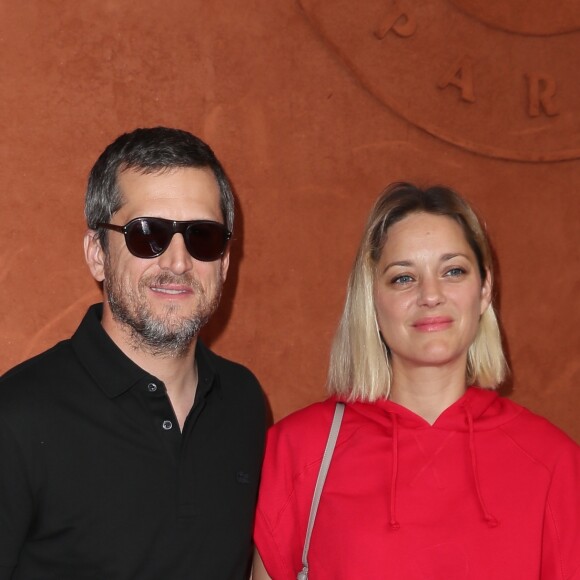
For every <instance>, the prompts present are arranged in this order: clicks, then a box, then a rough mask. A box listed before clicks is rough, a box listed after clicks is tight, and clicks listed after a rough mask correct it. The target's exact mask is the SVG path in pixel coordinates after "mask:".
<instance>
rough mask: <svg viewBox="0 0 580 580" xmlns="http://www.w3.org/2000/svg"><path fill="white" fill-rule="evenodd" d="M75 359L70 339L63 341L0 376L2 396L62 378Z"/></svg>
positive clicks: (0, 392) (0, 393)
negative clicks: (21, 388) (17, 389)
mask: <svg viewBox="0 0 580 580" xmlns="http://www.w3.org/2000/svg"><path fill="white" fill-rule="evenodd" d="M74 359H75V357H74V354H73V351H72V349H71V347H70V339H67V340H63V341H61V342H59V343H57V344H55V345H54V346H53V347H51V348H49V349H48V350H45V351H44V352H42V353H40V354H38V355H36V356H33V357H32V358H29V359H27V360H25V361H23V362H21V363H19V364H17V365H16V366H14V367H12V368H11V369H9V370H7V371H6V372H5V373H4V374H3V375H2V376H0V395H3V394H4V393H7V392H14V389H15V388H16V387H18V388H20V387H23V386H27V387H31V386H32V385H46V384H47V383H48V382H50V381H51V380H52V379H53V378H55V377H57V376H62V373H63V371H64V370H65V369H66V367H67V366H68V365H69V364H70V363H71V362H73V361H74Z"/></svg>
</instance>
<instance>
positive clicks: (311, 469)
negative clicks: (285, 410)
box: [254, 403, 334, 580]
mask: <svg viewBox="0 0 580 580" xmlns="http://www.w3.org/2000/svg"><path fill="white" fill-rule="evenodd" d="M333 412H334V403H330V404H325V403H322V404H315V405H312V406H310V407H308V408H307V409H303V410H302V411H299V412H298V413H295V414H294V415H291V416H290V417H287V418H286V419H284V420H283V421H281V422H280V423H277V424H276V425H274V427H272V428H271V429H270V431H269V432H268V437H267V442H266V454H265V459H264V466H263V468H262V480H261V483H260V494H259V497H258V507H257V511H256V520H255V528H254V541H255V543H256V547H257V549H258V552H259V553H260V556H261V558H262V561H263V562H264V566H265V568H266V570H267V571H268V574H269V575H270V577H271V578H272V579H273V580H295V579H296V575H297V574H298V572H299V571H300V570H301V569H302V550H303V548H304V539H305V535H306V524H307V521H308V514H309V512H310V505H311V503H312V495H313V493H314V486H315V482H316V477H317V475H318V470H319V468H320V463H321V460H322V455H323V453H324V447H325V445H326V438H327V437H328V429H329V427H330V423H331V421H332V413H333Z"/></svg>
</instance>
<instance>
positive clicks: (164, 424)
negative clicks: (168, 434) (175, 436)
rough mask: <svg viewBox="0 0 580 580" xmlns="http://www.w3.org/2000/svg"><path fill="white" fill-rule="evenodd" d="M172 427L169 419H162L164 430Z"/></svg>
mask: <svg viewBox="0 0 580 580" xmlns="http://www.w3.org/2000/svg"><path fill="white" fill-rule="evenodd" d="M172 427H173V423H172V422H171V421H163V428H164V429H165V430H166V431H169V429H171V428H172Z"/></svg>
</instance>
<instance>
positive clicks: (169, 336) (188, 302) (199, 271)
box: [85, 168, 229, 357]
mask: <svg viewBox="0 0 580 580" xmlns="http://www.w3.org/2000/svg"><path fill="white" fill-rule="evenodd" d="M118 185H119V188H120V190H121V194H122V199H123V206H122V207H121V209H119V211H118V212H117V213H115V214H114V215H113V216H112V218H111V223H113V224H115V225H121V226H123V225H125V224H126V223H127V222H129V221H130V220H132V219H134V218H137V217H160V218H165V219H169V220H176V221H186V220H212V221H217V222H221V223H223V215H222V211H221V208H220V192H219V187H218V184H217V181H216V179H215V177H214V175H213V173H212V172H211V171H210V170H209V169H195V168H178V169H174V170H171V171H168V172H162V173H154V174H142V173H139V172H136V171H133V170H129V171H125V172H124V173H122V174H121V175H120V176H119V178H118ZM93 234H94V233H93ZM87 235H88V236H91V233H90V232H89V234H87ZM107 236H108V246H107V251H106V252H103V250H102V248H101V247H100V245H99V244H98V242H97V241H96V238H95V236H94V235H93V236H92V239H90V240H88V241H87V242H86V244H85V245H86V246H87V261H88V262H89V267H90V268H91V271H92V273H93V276H94V277H95V278H96V279H97V280H99V281H103V290H104V293H105V305H104V311H103V327H104V328H105V330H106V331H107V332H108V333H109V335H111V337H112V338H113V339H114V340H116V342H119V340H121V341H122V342H124V343H125V344H128V345H129V346H130V347H132V348H135V349H139V350H146V351H148V352H150V353H154V354H156V355H162V356H173V357H175V356H182V355H184V354H185V353H186V352H188V350H189V347H190V345H191V344H192V340H193V339H194V337H195V336H196V335H197V333H198V332H199V330H200V328H201V327H202V326H203V325H204V324H205V323H206V322H207V320H208V319H209V317H210V316H211V315H212V313H213V312H214V311H215V309H216V308H217V305H218V303H219V299H220V296H221V290H222V286H223V283H224V280H225V278H226V274H227V269H228V264H229V253H228V251H227V250H226V252H225V254H224V256H223V257H222V258H221V259H218V260H215V261H213V262H201V261H198V260H196V259H195V258H193V257H192V256H191V255H190V254H189V252H188V251H187V249H186V247H185V244H184V240H183V236H182V235H181V234H175V235H174V236H173V238H172V240H171V244H170V245H169V247H168V248H167V249H166V250H165V252H163V253H162V254H161V255H160V256H158V257H156V258H150V259H144V258H137V257H135V256H134V255H133V254H131V253H130V252H129V250H128V249H127V246H126V244H125V238H124V236H123V234H122V233H118V232H114V231H109V232H107Z"/></svg>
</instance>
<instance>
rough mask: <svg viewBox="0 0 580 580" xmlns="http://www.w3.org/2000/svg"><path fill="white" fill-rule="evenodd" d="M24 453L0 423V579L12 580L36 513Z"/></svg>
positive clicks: (7, 429) (0, 422)
mask: <svg viewBox="0 0 580 580" xmlns="http://www.w3.org/2000/svg"><path fill="white" fill-rule="evenodd" d="M27 472H28V470H27V468H26V462H25V461H24V454H23V453H22V449H21V447H20V445H19V444H18V441H17V440H16V438H15V437H14V435H13V433H12V432H11V431H10V429H9V428H8V427H7V425H6V424H4V423H3V422H2V421H1V420H0V580H9V579H10V578H11V576H12V572H13V570H14V568H15V566H16V564H17V561H18V555H19V552H20V549H21V547H22V544H23V542H24V538H25V537H26V533H27V530H28V528H29V525H30V522H31V521H32V514H33V499H32V493H31V487H30V482H29V478H28V475H27Z"/></svg>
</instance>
